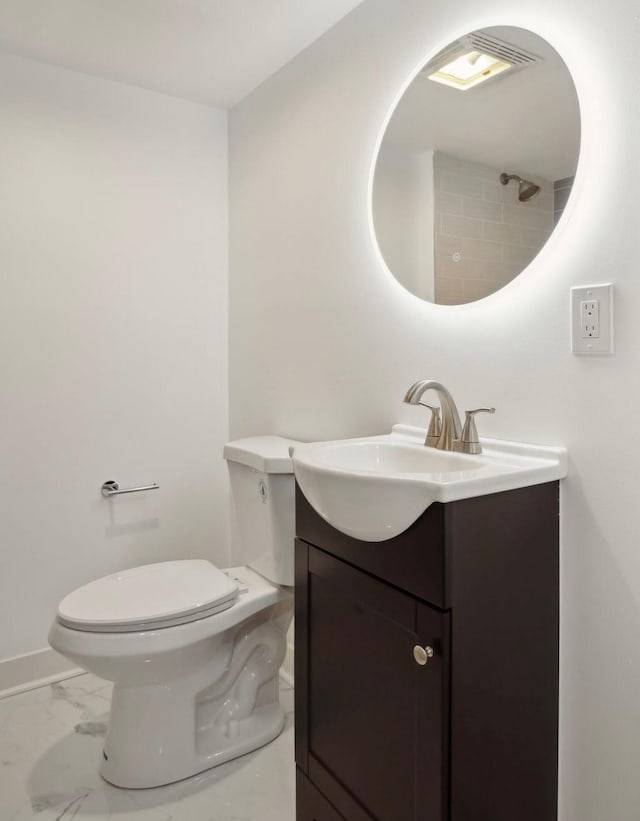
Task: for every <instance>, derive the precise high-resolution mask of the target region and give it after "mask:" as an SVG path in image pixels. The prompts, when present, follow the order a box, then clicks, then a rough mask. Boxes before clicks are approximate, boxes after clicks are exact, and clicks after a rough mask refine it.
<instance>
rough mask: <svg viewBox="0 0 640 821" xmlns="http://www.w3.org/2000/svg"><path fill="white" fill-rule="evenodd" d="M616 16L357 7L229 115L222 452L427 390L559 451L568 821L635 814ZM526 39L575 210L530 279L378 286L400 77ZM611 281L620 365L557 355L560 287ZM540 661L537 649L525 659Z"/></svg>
mask: <svg viewBox="0 0 640 821" xmlns="http://www.w3.org/2000/svg"><path fill="white" fill-rule="evenodd" d="M632 6H633V4H629V3H627V2H626V0H606V2H605V0H595V1H594V2H593V3H590V4H589V7H588V9H587V8H585V6H584V4H583V3H582V2H580V0H554V2H551V0H543V2H540V0H521V2H519V3H517V4H515V3H513V2H507V0H487V2H486V3H483V4H478V3H477V2H475V1H474V0H459V2H458V3H456V4H452V3H449V2H446V1H445V0H429V2H427V1H426V0H405V1H404V2H403V3H401V4H399V3H396V2H394V0H366V2H365V3H363V5H362V6H360V7H358V8H357V9H356V10H355V11H354V12H352V14H351V15H349V16H348V17H347V18H345V20H343V21H342V22H341V23H339V24H338V26H337V27H335V28H334V29H332V30H331V31H330V32H328V34H327V35H325V36H324V37H323V38H322V39H321V40H319V41H318V42H317V43H315V44H314V45H313V46H311V47H310V48H309V49H307V51H306V52H304V53H303V54H302V55H300V56H299V57H298V58H296V59H295V60H294V61H293V62H292V63H290V64H289V65H288V66H286V67H285V68H284V69H283V70H282V71H281V72H279V73H278V74H277V75H275V76H274V77H273V78H271V79H270V80H269V81H268V82H267V83H265V84H264V85H263V86H262V87H261V88H260V89H258V90H257V91H256V92H255V93H254V94H252V95H251V96H250V97H249V98H247V99H246V100H245V101H244V102H243V103H242V104H241V105H240V106H238V107H237V108H236V109H235V110H234V111H233V113H232V116H231V121H230V125H231V132H230V134H231V154H230V161H231V165H230V169H231V171H230V173H231V177H230V179H231V187H230V202H231V213H232V215H233V223H232V226H231V233H230V237H231V266H232V267H231V280H230V283H231V291H230V299H231V310H230V321H231V330H230V344H231V355H230V363H231V369H230V372H231V378H230V406H231V417H230V418H231V420H232V430H231V433H232V434H233V435H248V434H252V433H262V432H265V431H271V432H274V433H280V434H283V435H287V436H291V437H298V438H302V439H323V438H324V439H326V438H333V437H341V436H350V435H356V434H370V433H376V432H383V431H386V430H388V429H389V426H390V425H391V424H392V423H393V422H396V421H398V420H404V421H411V422H416V423H417V422H422V421H423V420H424V417H423V415H422V411H421V409H419V408H415V409H414V408H408V407H403V405H402V403H401V397H402V395H403V393H404V391H405V390H406V388H407V386H408V385H409V384H411V383H412V382H413V381H414V380H416V379H419V378H425V377H434V378H437V379H440V380H442V381H443V382H444V383H445V384H446V385H447V386H448V387H449V388H450V389H451V391H452V393H453V395H454V397H455V398H456V400H457V402H458V403H459V405H460V407H461V408H469V407H477V406H478V405H483V404H492V405H496V407H497V412H496V414H495V416H492V417H491V418H485V419H483V420H482V424H481V428H482V432H483V433H484V434H486V435H494V436H500V437H505V438H514V439H521V440H528V441H534V442H548V443H550V444H562V445H566V446H567V447H568V448H569V452H570V455H571V465H570V475H569V477H568V479H567V480H566V482H565V483H564V486H563V493H562V520H561V528H562V547H561V573H562V588H561V597H562V613H561V617H562V621H561V694H560V702H561V727H560V733H561V737H560V746H561V760H560V767H561V795H560V806H561V810H560V818H561V819H562V821H604V820H605V819H607V821H609V819H610V820H611V821H636V819H637V818H639V817H640V778H638V772H637V764H638V761H640V733H639V732H638V727H639V726H640V652H639V651H640V528H639V527H638V518H637V506H638V498H639V497H638V491H639V489H640V480H639V479H638V471H637V467H636V464H637V458H636V454H637V453H638V452H639V451H640V428H639V427H638V425H637V424H636V422H635V417H636V414H637V408H638V406H639V403H640V382H639V380H638V373H639V372H640V371H639V368H640V325H639V324H638V323H637V321H636V319H635V318H636V316H637V315H638V312H639V311H640V277H639V273H638V272H639V271H640V248H639V246H638V243H637V241H636V239H635V237H636V235H637V210H638V207H637V202H636V196H635V192H636V186H635V185H634V184H633V180H634V179H635V178H637V176H638V173H639V167H638V159H637V157H638V152H637V147H638V145H639V144H640V141H639V138H640V133H639V132H640V128H639V126H640V109H639V108H638V105H637V100H638V93H637V54H638V46H639V42H638V38H639V36H640V35H639V32H638V24H637V20H636V19H635V17H634V13H635V7H632ZM497 24H505V25H515V26H523V27H529V28H532V29H534V30H535V31H537V32H538V33H539V34H541V35H542V36H543V37H545V38H546V39H547V40H549V41H550V43H551V44H552V45H553V46H554V47H555V48H556V49H557V50H558V51H559V52H560V54H561V55H562V56H563V58H564V59H565V61H566V63H567V65H568V66H569V69H570V70H571V72H572V73H573V76H574V79H575V83H576V87H577V90H578V94H579V97H580V100H581V109H582V117H583V144H582V151H581V153H582V156H581V160H580V165H579V169H578V174H577V177H576V183H575V189H574V194H573V197H572V200H571V202H570V204H569V207H568V208H567V211H566V212H565V214H564V216H563V218H562V220H561V223H560V225H559V227H558V230H557V231H556V233H555V234H554V235H553V237H552V238H551V240H550V241H549V243H548V244H547V245H546V247H545V248H544V249H543V251H542V253H541V254H540V255H539V256H538V257H537V258H536V260H534V262H533V263H532V265H531V266H530V267H529V268H528V269H527V270H526V271H525V272H524V273H523V274H522V275H521V276H520V277H518V278H517V279H516V280H515V281H514V282H513V283H511V284H510V285H508V286H507V287H506V288H505V289H504V290H502V291H500V292H499V293H497V294H495V295H492V296H491V297H488V298H487V299H485V300H482V301H480V302H477V303H474V304H471V305H468V306H464V307H452V308H447V307H442V306H434V305H430V304H427V303H425V302H421V301H420V300H418V299H416V298H414V297H412V296H411V295H410V294H408V293H407V292H406V291H405V290H404V289H402V288H401V287H400V286H399V285H398V284H397V283H395V282H394V281H393V280H391V279H390V278H388V275H387V274H386V273H385V271H384V270H383V266H382V265H381V263H380V262H379V260H378V258H377V256H376V254H375V253H374V250H373V245H372V242H371V239H370V234H369V220H368V212H367V187H368V182H369V172H370V164H371V159H372V156H373V152H374V148H375V144H376V139H377V137H378V131H379V128H380V126H381V124H382V122H383V120H384V118H385V116H386V114H387V111H388V109H389V107H390V105H391V104H392V102H393V100H394V98H395V96H396V94H397V93H398V91H399V90H400V87H401V86H402V84H403V83H404V82H405V81H406V80H408V75H409V74H410V73H411V72H412V71H413V70H414V69H416V68H417V67H418V65H420V64H423V63H424V62H426V59H427V58H428V57H429V56H431V55H432V54H433V53H434V52H436V51H437V50H438V49H440V48H442V47H443V46H444V45H446V44H447V43H448V42H450V41H451V40H452V39H454V38H455V37H456V36H458V35H460V34H462V33H464V32H466V31H468V30H471V29H475V28H479V27H483V26H490V25H497ZM607 280H614V281H615V283H616V300H617V301H616V337H617V352H616V354H615V356H613V357H605V358H580V357H576V356H572V355H571V353H570V352H569V303H568V300H569V288H570V286H571V285H574V284H580V283H597V282H602V281H607ZM531 652H534V653H535V647H532V648H531Z"/></svg>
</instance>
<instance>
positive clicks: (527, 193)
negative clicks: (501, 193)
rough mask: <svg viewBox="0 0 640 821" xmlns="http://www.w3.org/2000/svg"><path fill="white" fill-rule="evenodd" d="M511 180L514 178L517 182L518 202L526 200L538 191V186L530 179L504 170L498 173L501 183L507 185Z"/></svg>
mask: <svg viewBox="0 0 640 821" xmlns="http://www.w3.org/2000/svg"><path fill="white" fill-rule="evenodd" d="M511 180H516V182H517V183H518V186H519V187H518V199H519V200H520V202H528V201H529V200H530V199H532V198H533V197H535V195H536V194H538V193H539V192H540V186H539V185H536V184H535V182H531V180H523V179H522V177H519V176H518V175H517V174H507V173H505V172H504V171H503V172H502V174H500V182H501V183H502V184H503V185H508V183H509V182H510V181H511Z"/></svg>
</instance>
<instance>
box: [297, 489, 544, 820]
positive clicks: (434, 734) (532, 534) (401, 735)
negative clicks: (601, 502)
mask: <svg viewBox="0 0 640 821" xmlns="http://www.w3.org/2000/svg"><path fill="white" fill-rule="evenodd" d="M296 522H297V541H296V640H295V641H296V647H295V665H296V764H297V790H298V795H297V815H296V818H297V821H341V819H344V821H555V819H556V818H557V720H558V483H557V482H550V483H547V484H544V485H537V486H534V487H530V488H524V489H520V490H512V491H508V492H505V493H497V494H492V495H489V496H484V497H478V498H475V499H465V500H462V501H458V502H450V503H448V504H439V503H434V504H432V505H431V506H430V507H429V508H428V509H427V510H426V511H425V513H424V514H423V515H422V516H421V517H420V518H419V519H418V521H417V522H415V523H414V524H413V525H412V526H411V527H410V528H409V529H408V530H406V531H405V532H404V533H402V534H400V535H399V536H397V537H395V538H393V539H389V540H388V541H385V542H362V541H359V540H357V539H352V538H351V537H349V536H346V535H344V534H343V533H340V532H339V531H337V530H335V529H334V528H333V527H331V526H330V525H329V524H327V522H326V521H324V519H322V518H321V517H320V516H319V515H318V514H317V513H316V512H315V511H314V510H313V509H312V508H311V506H310V505H309V504H308V502H307V501H306V499H305V498H304V496H303V495H302V493H301V492H300V491H299V490H298V491H297V496H296Z"/></svg>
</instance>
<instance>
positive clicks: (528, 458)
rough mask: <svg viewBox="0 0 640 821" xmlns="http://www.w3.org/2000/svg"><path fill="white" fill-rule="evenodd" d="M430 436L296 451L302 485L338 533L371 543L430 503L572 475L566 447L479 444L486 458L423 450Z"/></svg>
mask: <svg viewBox="0 0 640 821" xmlns="http://www.w3.org/2000/svg"><path fill="white" fill-rule="evenodd" d="M424 437H425V431H424V430H421V429H419V428H413V427H409V426H408V425H395V426H394V427H393V429H392V431H391V433H390V434H384V435H382V436H369V437H365V438H362V439H341V440H337V441H333V442H312V443H309V444H302V445H296V446H294V447H292V448H291V455H292V459H293V467H294V471H295V475H296V480H297V482H298V484H299V486H300V489H301V490H302V492H303V493H304V495H305V497H306V498H307V501H308V502H309V504H310V505H311V506H312V507H313V508H314V509H315V510H316V511H317V512H318V513H319V514H320V515H321V516H322V517H323V518H324V519H326V521H327V522H329V524H331V525H332V526H333V527H335V528H337V530H340V531H341V532H342V533H346V534H347V535H348V536H353V537H354V538H356V539H362V540H364V541H369V542H380V541H384V540H385V539H391V538H393V537H394V536H397V535H398V534H399V533H402V532H403V531H404V530H406V529H407V528H408V527H409V526H410V525H411V524H413V522H415V520H416V519H417V518H418V517H419V516H420V515H421V514H422V513H423V512H424V511H425V510H426V509H427V508H428V507H429V505H430V504H431V503H432V502H453V501H456V500H458V499H468V498H471V497H473V496H484V495H486V494H489V493H498V492H499V491H503V490H513V489H515V488H519V487H526V486H528V485H537V484H542V483H543V482H551V481H554V480H556V479H562V478H563V477H564V476H566V475H567V451H566V449H565V448H558V447H546V446H543V445H528V444H522V443H519V442H506V441H503V440H499V439H481V440H480V441H481V443H482V448H483V452H482V454H480V455H477V456H475V455H470V454H464V453H455V452H454V453H452V452H450V451H441V450H436V449H435V448H430V447H425V446H424V444H423V443H424Z"/></svg>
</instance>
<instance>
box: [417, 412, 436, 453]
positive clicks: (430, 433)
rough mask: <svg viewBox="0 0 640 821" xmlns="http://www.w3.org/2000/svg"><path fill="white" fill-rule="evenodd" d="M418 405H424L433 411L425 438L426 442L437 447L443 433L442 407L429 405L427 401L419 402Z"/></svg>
mask: <svg viewBox="0 0 640 821" xmlns="http://www.w3.org/2000/svg"><path fill="white" fill-rule="evenodd" d="M418 405H422V407H423V408H429V410H430V411H431V419H430V421H429V429H428V430H427V436H426V439H425V440H424V443H425V445H427V446H428V447H431V448H435V446H436V442H437V441H438V439H439V438H440V434H441V433H442V421H441V420H440V408H438V407H436V406H435V405H428V404H427V403H426V402H418Z"/></svg>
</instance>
